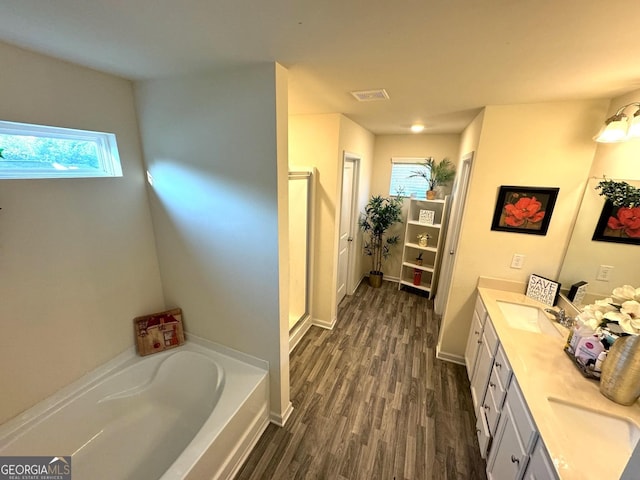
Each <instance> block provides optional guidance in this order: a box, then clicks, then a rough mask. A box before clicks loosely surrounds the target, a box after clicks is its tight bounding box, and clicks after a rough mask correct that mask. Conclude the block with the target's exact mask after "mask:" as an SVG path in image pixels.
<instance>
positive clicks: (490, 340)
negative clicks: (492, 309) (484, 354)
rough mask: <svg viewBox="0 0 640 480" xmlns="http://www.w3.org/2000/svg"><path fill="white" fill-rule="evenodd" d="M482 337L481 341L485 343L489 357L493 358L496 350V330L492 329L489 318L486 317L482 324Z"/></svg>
mask: <svg viewBox="0 0 640 480" xmlns="http://www.w3.org/2000/svg"><path fill="white" fill-rule="evenodd" d="M482 336H483V340H484V341H485V342H487V347H488V348H489V351H490V352H491V356H494V355H495V354H496V350H497V348H498V334H497V333H496V329H495V328H493V324H492V323H491V317H489V316H487V320H486V321H485V322H484V331H483V334H482Z"/></svg>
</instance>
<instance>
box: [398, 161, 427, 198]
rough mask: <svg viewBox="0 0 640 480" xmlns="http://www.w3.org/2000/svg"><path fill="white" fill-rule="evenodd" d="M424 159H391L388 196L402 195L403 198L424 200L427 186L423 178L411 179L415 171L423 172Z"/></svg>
mask: <svg viewBox="0 0 640 480" xmlns="http://www.w3.org/2000/svg"><path fill="white" fill-rule="evenodd" d="M426 160H427V159H426V158H414V157H393V158H392V159H391V182H390V184H389V195H398V194H399V193H401V194H402V196H403V197H410V196H411V195H413V196H414V197H415V198H418V199H425V198H426V192H427V189H428V188H429V184H428V183H427V181H426V180H425V179H424V178H423V177H412V176H411V175H412V174H413V173H414V172H416V171H424V170H425V168H424V162H425V161H426Z"/></svg>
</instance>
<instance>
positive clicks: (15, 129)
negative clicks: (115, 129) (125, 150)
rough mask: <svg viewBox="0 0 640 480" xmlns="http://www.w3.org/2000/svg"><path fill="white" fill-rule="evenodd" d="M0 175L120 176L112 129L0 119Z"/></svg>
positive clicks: (24, 176)
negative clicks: (95, 129) (104, 130)
mask: <svg viewBox="0 0 640 480" xmlns="http://www.w3.org/2000/svg"><path fill="white" fill-rule="evenodd" d="M0 155H1V156H2V158H0V178H74V177H75V178H77V177H121V176H122V167H121V165H120V156H119V154H118V145H117V144H116V136H115V135H114V134H113V133H104V132H93V131H89V130H75V129H71V128H61V127H49V126H45V125H32V124H27V123H15V122H4V121H0Z"/></svg>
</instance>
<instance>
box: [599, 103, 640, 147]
mask: <svg viewBox="0 0 640 480" xmlns="http://www.w3.org/2000/svg"><path fill="white" fill-rule="evenodd" d="M628 107H633V108H635V109H636V111H635V113H634V114H633V117H631V121H629V117H628V116H627V115H626V114H625V113H624V110H625V109H627V108H628ZM634 138H640V102H633V103H629V104H628V105H624V106H622V107H620V108H619V109H618V111H617V112H616V113H615V114H614V115H612V116H610V117H609V118H607V119H606V120H605V122H604V125H603V126H602V128H601V129H600V132H598V134H597V135H596V136H595V137H593V139H594V140H595V141H596V142H600V143H618V142H626V141H627V140H632V139H634Z"/></svg>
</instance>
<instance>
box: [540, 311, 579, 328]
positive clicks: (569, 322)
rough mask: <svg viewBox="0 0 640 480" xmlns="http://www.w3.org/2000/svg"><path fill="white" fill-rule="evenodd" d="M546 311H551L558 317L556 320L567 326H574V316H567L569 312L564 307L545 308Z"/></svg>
mask: <svg viewBox="0 0 640 480" xmlns="http://www.w3.org/2000/svg"><path fill="white" fill-rule="evenodd" d="M544 311H545V312H547V313H550V314H551V315H553V317H554V318H555V319H556V321H557V322H558V323H559V324H560V325H562V326H563V327H566V328H571V327H572V326H573V322H574V320H573V318H571V317H567V313H566V312H565V311H564V308H561V309H559V310H557V311H556V310H554V309H552V308H545V309H544Z"/></svg>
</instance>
